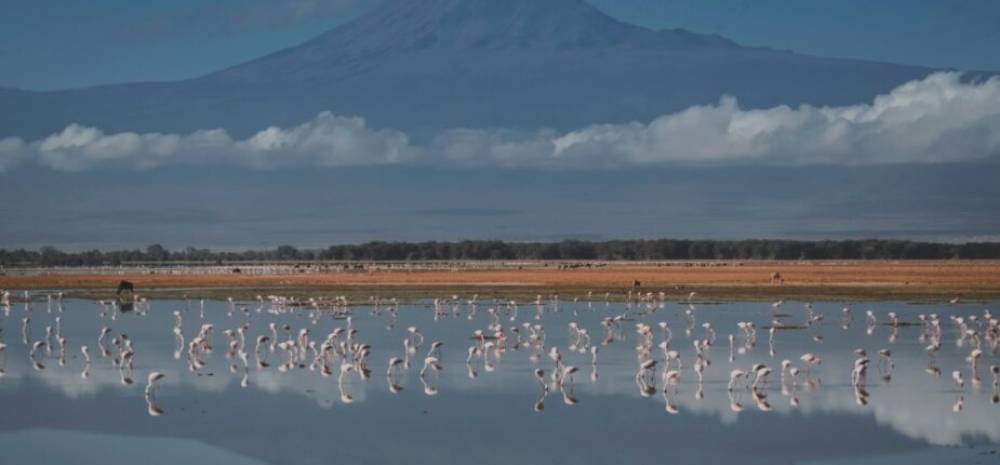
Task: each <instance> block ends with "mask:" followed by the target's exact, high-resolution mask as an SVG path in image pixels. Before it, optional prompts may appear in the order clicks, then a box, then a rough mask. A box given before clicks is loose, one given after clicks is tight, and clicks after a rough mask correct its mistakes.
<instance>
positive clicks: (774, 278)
mask: <svg viewBox="0 0 1000 465" xmlns="http://www.w3.org/2000/svg"><path fill="white" fill-rule="evenodd" d="M774 283H778V284H785V278H784V277H782V276H781V272H779V271H775V272H774V273H771V284H774Z"/></svg>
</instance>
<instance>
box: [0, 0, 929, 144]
mask: <svg viewBox="0 0 1000 465" xmlns="http://www.w3.org/2000/svg"><path fill="white" fill-rule="evenodd" d="M930 71H931V70H930V69H927V68H920V67H912V66H901V65H893V64H884V63H875V62H867V61H858V60H844V59H829V58H820V57H813V56H806V55H800V54H795V53H791V52H787V51H778V50H772V49H766V48H751V47H744V46H740V45H739V44H736V43H735V42H733V41H730V40H727V39H725V38H722V37H719V36H715V35H703V34H696V33H693V32H688V31H684V30H680V29H672V30H662V31H654V30H650V29H646V28H642V27H639V26H635V25H631V24H627V23H623V22H621V21H618V20H615V19H613V18H611V17H609V16H608V15H606V14H604V13H602V12H601V11H599V10H597V9H595V8H594V7H592V6H590V5H589V4H587V3H585V2H583V1H582V0H385V2H384V3H383V4H382V5H379V6H378V7H376V8H374V9H373V10H370V11H369V12H368V13H366V14H365V15H363V16H361V17H359V18H358V19H356V20H354V21H353V22H351V23H348V24H345V25H343V26H341V27H338V28H336V29H333V30H331V31H329V32H327V33H325V34H323V35H321V36H319V37H316V38H315V39H312V40H310V41H308V42H306V43H303V44H301V45H298V46H296V47H292V48H289V49H286V50H283V51H279V52H277V53H274V54H271V55H267V56H264V57H262V58H259V59H257V60H253V61H251V62H248V63H245V64H241V65H238V66H235V67H231V68H228V69H224V70H221V71H219V72H216V73H212V74H209V75H206V76H202V77H199V78H195V79H190V80H184V81H177V82H159V83H136V84H124V85H108V86H99V87H92V88H85V89H73V90H64V91H56V92H29V91H23V90H16V89H0V137H5V136H20V137H24V138H29V139H33V138H37V137H42V136H44V135H47V134H50V133H52V132H55V131H58V130H61V129H62V128H63V127H65V126H66V125H67V124H69V123H74V122H75V123H80V124H86V125H93V126H97V127H100V128H101V129H103V130H105V131H107V132H117V131H139V132H151V131H156V132H190V131H194V130H197V129H202V128H217V127H222V128H225V129H228V130H230V131H231V132H233V133H234V134H235V135H237V136H245V135H246V134H249V133H251V132H253V131H257V130H259V129H261V128H264V127H267V126H271V125H279V126H288V125H294V124H299V123H301V122H303V121H305V120H308V119H310V118H312V117H314V116H315V115H316V114H317V113H319V112H320V111H323V110H330V111H332V112H333V113H336V114H340V115H360V116H364V117H366V118H367V119H368V120H369V122H370V124H372V125H373V126H377V127H392V128H397V129H403V130H408V131H411V132H414V133H416V134H431V133H433V132H434V131H438V130H441V129H443V128H451V127H506V128H530V129H535V128H539V127H549V128H556V129H571V128H577V127H581V126H585V125H588V124H593V123H616V122H625V121H635V120H639V121H645V120H649V119H652V118H654V117H656V116H659V115H662V114H666V113H671V112H676V111H678V110H681V109H684V108H687V107H690V106H692V105H697V104H707V103H714V102H717V101H718V99H719V97H720V96H721V95H723V94H729V95H733V96H736V97H737V98H738V99H739V101H740V102H741V105H743V106H744V107H750V108H759V107H770V106H774V105H779V104H788V105H798V104H801V103H811V104H816V105H842V104H852V103H858V102H862V101H867V100H870V99H871V98H872V97H874V96H875V95H877V94H879V93H884V92H886V91H888V90H890V89H892V88H893V87H895V86H897V85H899V84H900V83H902V82H905V81H908V80H912V79H919V78H922V77H924V76H925V75H927V74H928V73H929V72H930Z"/></svg>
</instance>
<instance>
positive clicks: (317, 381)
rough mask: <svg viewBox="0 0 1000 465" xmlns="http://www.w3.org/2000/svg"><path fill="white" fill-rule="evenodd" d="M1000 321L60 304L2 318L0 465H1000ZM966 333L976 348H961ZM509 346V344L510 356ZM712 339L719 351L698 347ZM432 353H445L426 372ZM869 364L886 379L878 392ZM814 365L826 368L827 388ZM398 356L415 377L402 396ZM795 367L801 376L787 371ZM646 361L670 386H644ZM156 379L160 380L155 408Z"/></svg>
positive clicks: (0, 313)
mask: <svg viewBox="0 0 1000 465" xmlns="http://www.w3.org/2000/svg"><path fill="white" fill-rule="evenodd" d="M467 298H468V297H463V299H467ZM845 307H849V308H850V312H849V313H845V312H844V310H843V309H844V308H845ZM996 307H997V305H996V302H988V303H959V304H950V305H917V304H907V303H903V302H878V303H867V302H866V303H856V304H847V303H842V302H819V303H815V304H812V305H811V308H808V307H807V304H806V303H804V302H785V303H783V305H781V306H777V307H776V306H773V305H772V304H770V303H762V302H736V303H720V304H714V303H695V304H693V305H689V304H688V303H686V302H675V301H669V302H652V303H638V304H632V305H628V306H627V305H626V304H623V303H621V302H611V303H607V302H605V301H603V299H597V298H596V297H595V299H594V300H593V301H585V300H584V299H581V300H580V301H578V302H571V301H561V302H556V301H554V300H552V299H551V298H546V299H545V300H544V301H543V302H542V303H541V305H536V304H535V303H534V302H531V303H519V304H518V305H516V306H514V305H511V304H510V303H507V302H495V301H493V300H484V299H480V300H479V301H478V302H477V303H476V304H475V305H472V304H470V303H469V302H468V301H467V300H461V301H460V302H440V303H438V304H435V303H434V302H432V301H424V302H419V303H416V304H399V305H396V304H394V303H391V302H388V301H386V302H381V304H380V305H372V303H371V302H360V303H352V304H351V305H349V306H344V305H336V306H334V305H333V304H328V303H322V304H318V305H316V307H315V308H314V307H312V306H310V305H305V306H288V305H278V304H275V303H272V302H268V301H264V302H257V301H253V302H232V303H231V302H218V301H205V302H201V301H197V300H191V301H185V300H180V301H151V302H147V303H143V304H140V305H138V306H137V307H136V308H135V309H133V310H132V311H129V312H121V311H120V310H118V309H115V308H114V307H112V306H110V305H107V304H102V303H99V302H92V301H82V300H69V299H67V300H65V301H58V300H54V299H47V298H46V296H45V295H44V294H39V295H36V296H35V298H34V302H33V303H31V304H24V303H15V304H13V305H12V306H9V307H7V308H3V307H0V328H2V331H0V340H2V342H3V344H5V345H6V349H5V350H4V351H3V354H0V364H2V365H0V367H2V368H3V370H4V375H3V376H2V377H0V463H3V464H20V463H32V464H62V463H73V464H90V463H93V464H98V463H100V464H104V465H107V464H124V463H153V464H156V463H164V464H166V463H170V464H175V463H213V464H265V463H266V464H274V465H294V464H314V463H315V464H320V463H323V464H326V463H347V464H352V463H364V464H369V463H370V464H395V463H406V464H412V463H433V464H450V463H455V464H467V463H481V464H493V463H496V464H510V463H553V464H562V463H566V464H569V463H573V464H583V463H587V464H589V463H665V462H669V463H708V464H716V463H718V464H722V463H727V464H728V463H742V464H785V463H787V464H799V463H803V464H804V463H816V464H819V463H824V464H841V463H997V462H998V461H1000V459H998V456H997V454H996V448H995V447H994V445H996V444H1000V405H997V404H996V402H997V400H996V399H995V398H994V396H996V395H997V387H996V385H995V383H994V375H993V374H992V373H991V371H990V367H991V365H995V364H997V363H998V362H997V350H996V345H995V344H996V340H995V339H994V338H995V335H991V334H990V332H989V325H988V323H987V322H986V321H984V311H985V310H986V309H990V308H993V309H995V308H996ZM316 308H318V309H319V310H317V309H316ZM868 310H871V311H872V312H873V315H874V316H875V322H874V324H872V323H871V322H869V321H866V320H867V318H866V311H868ZM175 312H177V313H178V314H179V315H180V317H179V320H180V325H179V326H177V324H178V317H177V316H176V315H175ZM889 312H895V313H896V314H898V315H899V317H898V318H899V322H898V324H897V325H895V326H894V325H892V324H891V320H890V318H889V316H888V314H889ZM930 314H937V316H938V319H939V321H940V333H939V334H940V336H939V337H940V340H939V341H938V342H939V343H940V347H939V349H937V350H936V351H933V352H928V350H926V347H927V346H928V345H931V344H933V343H934V342H935V341H934V338H935V335H934V330H933V326H932V325H930V324H926V323H921V320H920V319H919V318H918V315H930ZM847 315H849V317H848V316H847ZM970 315H976V316H977V318H975V319H974V320H971V321H970ZM348 316H349V317H350V319H348V318H347V317H348ZM953 316H961V317H962V318H963V323H962V324H964V325H965V328H966V329H969V330H971V331H972V333H974V335H972V334H971V333H970V334H967V335H966V336H965V337H960V329H959V323H956V321H955V320H954V319H953V318H952V317H953ZM810 317H811V319H812V322H811V323H810ZM661 322H664V323H666V326H667V327H668V328H669V332H668V331H667V330H664V329H662V327H661V325H660V323H661ZM741 322H744V324H743V325H742V326H744V327H746V326H747V325H746V324H745V322H752V323H753V326H754V327H755V328H754V329H747V330H744V329H741V328H740V323H741ZM272 323H273V324H274V325H275V329H274V331H272V330H271V329H270V325H271V324H272ZM571 323H574V324H575V326H576V328H578V329H584V330H586V332H587V334H586V335H583V334H581V333H580V332H579V331H578V329H572V327H571ZM705 323H708V324H709V325H710V328H705V327H704V325H705ZM205 324H211V325H212V329H211V330H207V332H206V333H205V335H206V336H207V337H204V338H202V339H199V338H198V336H199V333H200V332H201V331H202V327H203V325H205ZM525 324H527V325H528V327H525ZM637 324H645V325H648V327H649V335H648V336H643V335H641V334H639V333H638V332H637ZM244 325H245V328H246V329H245V330H244V333H243V334H242V335H241V334H240V333H239V328H240V327H241V326H244ZM286 325H287V328H288V329H287V330H286V329H285V327H286ZM535 325H539V327H538V328H536V327H535ZM775 325H777V326H778V328H779V329H776V330H775V331H774V335H773V337H772V336H771V335H770V331H769V328H770V327H772V326H775ZM500 326H502V333H503V335H504V337H505V339H504V338H501V339H497V338H495V337H494V335H495V334H496V333H497V330H498V329H499V327H500ZM105 327H106V328H109V330H108V331H107V334H106V335H105V337H104V338H103V339H101V340H99V336H100V334H101V332H102V328H105ZM175 327H176V328H178V329H177V330H176V331H175ZM335 328H341V329H343V331H342V332H340V333H339V334H338V335H337V336H336V338H334V339H333V343H332V344H331V345H330V346H329V347H328V350H325V349H324V346H323V342H324V341H325V340H327V337H328V334H330V333H331V332H333V331H334V330H335ZM410 328H414V329H415V330H416V331H415V332H411V331H410ZM514 328H517V332H515V331H513V329H514ZM303 329H308V330H309V333H308V335H307V338H308V339H300V338H299V335H300V332H301V330H303ZM226 330H230V331H232V335H231V336H228V335H227V334H226V333H225V331H226ZM349 330H355V331H356V332H354V333H353V334H351V331H349ZM477 330H481V331H483V337H481V338H480V337H478V336H476V333H475V331H477ZM713 332H714V333H715V334H714V337H713V335H712V333H713ZM417 333H419V334H417ZM123 334H125V335H127V336H126V337H124V338H123V337H122V335H123ZM275 334H276V335H277V337H276V338H275V337H274V335H275ZM730 335H732V336H733V344H732V346H731V345H730V342H729V336H730ZM260 336H266V337H267V338H268V339H267V340H266V341H262V342H261V344H260V345H259V347H258V338H259V337H260ZM60 337H62V338H64V339H63V340H62V342H60ZM668 337H669V339H670V340H669V347H668V348H667V349H666V350H664V349H662V348H661V347H660V344H661V343H662V342H664V341H666V339H667V338H668ZM181 338H183V340H182V339H181ZM588 339H589V341H588ZM706 339H707V340H710V341H711V344H710V347H706V346H705V344H704V343H703V347H701V348H696V347H695V341H704V340H706ZM289 340H292V341H295V343H294V344H292V343H289V342H287V341H289ZM404 340H407V341H412V343H411V344H409V346H410V347H411V348H412V349H413V350H407V349H406V348H404ZM231 341H235V342H231ZM433 341H440V342H441V343H442V345H441V347H440V350H439V353H437V352H436V353H433V354H429V351H431V344H432V342H433ZM40 342H41V343H40ZM309 342H312V347H314V349H310V348H309V347H310V344H309ZM192 343H193V344H192ZM303 343H304V344H303ZM977 344H978V346H979V347H980V348H981V350H982V352H983V354H982V356H981V357H980V358H979V360H978V363H977V364H976V367H977V369H976V372H973V371H972V364H971V363H970V362H969V361H967V357H968V356H969V355H970V352H971V350H972V349H973V348H974V347H975V346H976V345H977ZM82 345H86V346H88V353H89V357H90V362H89V363H87V362H86V361H85V358H84V355H83V353H82V352H81V346H82ZM364 345H367V346H370V347H367V348H366V347H364ZM209 346H211V349H210V350H209V349H208V347H209ZM352 346H353V347H352ZM592 347H597V352H596V356H595V355H594V353H593V350H592ZM553 348H556V349H557V350H558V351H559V355H560V361H559V362H558V365H557V363H556V362H555V361H554V360H553V357H551V356H550V355H551V352H550V351H551V350H552V349H553ZM858 348H863V349H865V350H866V351H867V357H868V358H869V359H870V362H869V364H868V370H867V376H866V377H865V380H864V383H863V385H860V386H859V385H856V384H855V383H854V382H852V368H853V367H854V366H855V360H856V359H857V358H858V356H857V355H856V354H855V349H858ZM881 349H886V350H888V351H889V352H890V353H891V359H888V358H884V357H882V356H880V355H879V351H880V350H881ZM667 351H676V354H677V356H678V359H679V365H680V368H678V361H670V362H669V363H668V362H667V360H666V358H667V357H668V356H672V354H669V355H668V354H667ZM699 351H700V352H702V353H701V355H700V357H699V355H698V352H699ZM340 352H345V353H344V354H341V353H340ZM125 353H132V354H133V355H131V356H123V355H124V354H125ZM806 353H812V354H814V355H816V356H817V357H818V358H819V359H821V362H820V363H819V364H817V365H815V366H811V367H807V366H806V364H805V363H804V362H803V361H802V360H801V359H800V357H801V356H802V355H803V354H806ZM323 354H326V355H325V356H323ZM318 355H319V357H317V356H318ZM430 355H433V356H434V357H435V358H436V359H437V362H434V361H427V360H425V359H426V358H427V357H428V356H430ZM345 357H346V358H348V359H351V360H357V359H363V361H362V362H359V363H355V362H353V361H351V362H346V363H345V362H344V360H345ZM393 357H396V358H399V359H401V360H402V361H401V362H400V363H399V364H397V365H396V366H395V367H394V368H393V369H392V370H391V373H387V371H389V368H388V361H389V360H390V359H391V358H393ZM595 358H596V361H595ZM127 359H131V363H129V361H128V360H127ZM785 359H787V360H789V361H790V362H792V364H793V365H794V367H795V368H796V369H797V370H799V373H798V374H797V375H794V376H793V375H791V374H790V373H788V372H786V371H784V370H782V368H781V362H782V360H785ZM647 360H655V361H656V364H655V366H652V367H650V368H649V369H648V370H646V371H644V372H643V371H641V368H640V363H642V362H643V361H647ZM699 360H700V361H699ZM755 364H765V365H766V366H767V367H768V368H770V369H771V374H770V375H769V376H768V377H767V378H766V380H765V379H761V380H760V381H759V382H758V383H757V386H756V388H751V387H750V386H748V384H749V383H748V382H747V381H746V380H743V379H741V380H739V382H738V383H736V385H735V386H734V387H733V389H732V390H730V389H729V387H730V373H731V371H732V370H734V369H740V370H744V371H751V367H752V366H753V365H755ZM129 365H131V366H129ZM570 366H572V367H575V368H576V370H575V373H566V375H565V376H563V375H562V373H563V372H565V371H566V370H567V368H568V367H570ZM696 366H699V367H700V368H702V370H701V376H700V379H699V375H698V373H697V371H696V369H695V367H696ZM342 367H344V368H342ZM425 367H426V369H425ZM366 370H370V372H366ZM536 370H543V371H544V374H543V379H539V378H538V375H537V374H536ZM669 370H676V374H677V375H679V377H675V378H669V377H670V376H673V375H666V373H667V372H668V371H669ZM569 371H573V370H569ZM953 371H959V373H960V375H961V377H962V380H963V382H964V385H963V386H962V387H959V385H958V383H956V382H955V380H953V373H952V372H953ZM152 372H159V373H162V374H163V377H162V379H160V380H158V381H156V382H155V383H154V386H151V387H149V386H147V385H148V378H149V375H150V373H152ZM783 372H784V374H783ZM421 373H422V374H421ZM553 374H555V375H556V376H555V379H553ZM751 377H752V376H751ZM668 378H669V379H668Z"/></svg>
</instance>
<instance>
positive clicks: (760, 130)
mask: <svg viewBox="0 0 1000 465" xmlns="http://www.w3.org/2000/svg"><path fill="white" fill-rule="evenodd" d="M961 77H962V76H961V75H960V74H959V73H936V74H932V75H930V76H928V77H927V78H925V79H923V80H920V81H913V82H909V83H906V84H903V85H901V86H899V87H897V88H896V89H894V90H893V91H892V92H890V93H888V94H886V95H880V96H878V97H876V98H875V100H874V101H873V102H871V103H867V104H860V105H851V106H843V107H814V106H809V105H802V106H799V107H797V108H792V107H788V106H779V107H774V108H770V109H763V110H744V109H742V108H740V106H739V103H738V102H737V101H736V99H734V98H732V97H728V96H723V97H722V98H721V99H720V100H719V102H718V103H717V104H714V105H704V106H695V107H691V108H688V109H686V110H684V111H681V112H678V113H673V114H670V115H664V116H661V117H659V118H656V119H654V120H653V121H651V122H649V123H648V124H643V123H627V124H604V125H594V126H590V127H586V128H582V129H580V130H576V131H572V132H568V133H557V132H555V131H552V130H546V129H543V130H538V131H533V132H524V131H510V130H500V129H451V130H448V131H445V132H443V133H441V134H439V135H437V136H436V137H434V138H432V139H431V140H430V141H429V142H427V143H424V144H415V143H413V142H412V140H411V138H410V137H408V135H407V134H405V133H403V132H400V131H396V130H392V129H375V128H371V127H369V126H368V125H367V124H366V122H365V120H364V119H362V118H358V117H342V116H336V115H334V114H332V113H329V112H324V113H321V114H320V115H319V116H317V117H316V118H314V119H313V120H311V121H309V122H307V123H305V124H302V125H300V126H297V127H293V128H279V127H270V128H267V129H264V130H262V131H260V132H258V133H257V134H255V135H253V136H252V137H250V138H247V139H242V140H237V139H233V138H232V137H231V136H230V135H229V134H228V133H227V132H226V131H224V130H221V129H208V130H200V131H196V132H193V133H191V134H183V135H182V134H157V133H147V134H137V133H118V134H105V133H103V132H102V131H100V130H99V129H97V128H92V127H86V126H81V125H77V124H72V125H70V126H68V127H66V128H65V129H64V130H63V131H62V132H60V133H57V134H52V135H51V136H49V137H46V138H44V139H41V140H37V141H31V142H26V141H23V140H21V139H18V138H7V139H3V140H0V172H2V171H9V170H10V169H12V168H13V167H14V166H16V165H18V164H22V163H36V164H39V165H42V166H46V167H49V168H52V169H55V170H61V171H82V170H88V169H95V168H101V167H106V166H130V167H134V168H138V169H150V168H155V167H159V166H165V165H177V164H192V165H196V164H206V163H216V164H218V163H222V164H233V165H237V166H244V167H250V168H255V169H273V168H280V167H287V166H317V167H340V166H370V165H385V164H424V165H448V166H500V167H526V168H599V167H629V166H633V167H634V166H669V165H677V164H685V165H698V164H706V165H719V164H782V165H794V164H799V165H807V164H850V165H864V164H897V163H946V162H969V161H982V160H988V159H996V158H1000V77H993V78H990V79H988V80H985V81H980V82H962V79H961Z"/></svg>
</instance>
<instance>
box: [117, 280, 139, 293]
mask: <svg viewBox="0 0 1000 465" xmlns="http://www.w3.org/2000/svg"><path fill="white" fill-rule="evenodd" d="M125 291H129V292H135V285H134V284H132V283H131V282H130V281H125V280H122V281H121V282H120V283H118V292H116V293H115V294H117V295H119V296H120V295H122V292H125Z"/></svg>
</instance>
